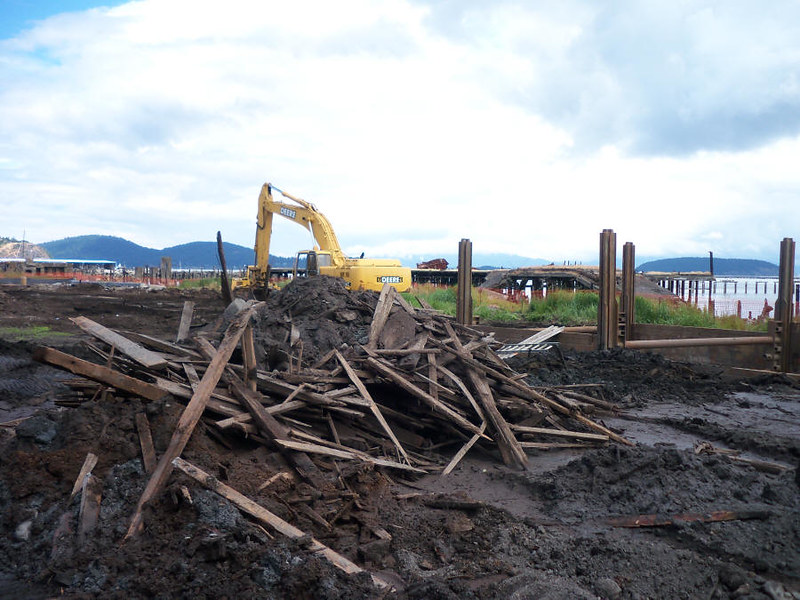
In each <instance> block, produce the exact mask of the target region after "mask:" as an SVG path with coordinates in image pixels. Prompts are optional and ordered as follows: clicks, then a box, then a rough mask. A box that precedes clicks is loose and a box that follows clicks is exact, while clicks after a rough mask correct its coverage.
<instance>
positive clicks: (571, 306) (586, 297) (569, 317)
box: [408, 285, 767, 331]
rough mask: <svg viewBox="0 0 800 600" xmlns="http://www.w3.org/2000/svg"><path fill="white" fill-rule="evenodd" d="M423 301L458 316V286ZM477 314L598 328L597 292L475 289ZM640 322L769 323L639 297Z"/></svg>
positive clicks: (421, 289)
mask: <svg viewBox="0 0 800 600" xmlns="http://www.w3.org/2000/svg"><path fill="white" fill-rule="evenodd" d="M408 296H409V297H413V296H418V297H420V298H423V299H424V300H425V301H426V302H428V303H429V304H430V305H431V306H432V307H433V308H435V309H436V310H440V311H442V312H444V313H446V314H449V315H455V313H456V290H455V288H454V287H433V286H426V285H422V286H418V287H416V288H414V291H413V292H412V293H410V294H409V295H408ZM472 303H473V314H474V315H475V316H476V317H478V318H479V319H480V320H481V322H484V323H506V324H514V323H517V324H519V325H531V324H534V325H565V326H567V327H570V326H580V325H597V304H598V295H597V293H596V292H574V293H573V292H566V291H555V292H551V293H550V294H548V295H547V297H545V298H534V299H532V300H531V301H530V302H522V303H517V302H511V301H509V300H508V299H506V298H504V297H503V296H501V295H499V294H495V293H492V292H487V291H486V290H481V289H480V288H475V289H473V293H472ZM636 322H637V323H652V324H657V325H681V326H685V327H711V328H718V329H735V330H743V331H766V328H767V326H766V323H765V322H760V323H755V322H752V321H748V320H747V319H740V318H738V317H736V316H725V317H714V316H713V315H712V314H710V313H708V312H707V311H704V310H702V309H700V308H698V307H696V306H692V305H689V304H686V303H682V302H676V301H674V300H671V299H651V298H644V297H637V298H636Z"/></svg>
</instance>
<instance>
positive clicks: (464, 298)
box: [456, 238, 472, 325]
mask: <svg viewBox="0 0 800 600" xmlns="http://www.w3.org/2000/svg"><path fill="white" fill-rule="evenodd" d="M456 321H458V322H459V323H461V324H462V325H472V242H471V241H469V240H468V239H466V238H463V239H462V240H461V241H460V242H459V244H458V294H457V296H456Z"/></svg>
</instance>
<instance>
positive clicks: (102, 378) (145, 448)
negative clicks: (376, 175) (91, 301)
mask: <svg viewBox="0 0 800 600" xmlns="http://www.w3.org/2000/svg"><path fill="white" fill-rule="evenodd" d="M317 279H319V281H320V282H322V280H323V279H327V278H317ZM293 285H294V284H293ZM305 285H312V284H305ZM313 285H324V284H323V283H315V284H313ZM358 302H359V303H360V304H361V313H365V314H366V313H369V314H368V320H367V321H365V323H366V324H368V327H367V328H366V329H367V330H366V331H364V332H363V336H362V338H361V339H362V342H363V343H359V344H349V345H346V347H344V345H341V346H336V347H332V348H329V349H327V351H325V352H324V353H322V352H319V350H320V348H316V350H317V351H318V352H317V353H316V354H314V353H312V352H310V350H311V349H310V348H309V347H307V346H308V344H305V345H304V344H303V342H302V335H301V333H302V332H300V331H296V329H297V327H298V323H300V321H299V320H298V319H296V318H295V319H294V320H293V315H292V313H291V311H287V312H286V314H281V315H276V314H274V313H275V306H276V304H275V303H272V304H270V303H266V304H265V303H256V304H253V303H250V304H248V305H247V306H245V307H244V308H243V309H242V310H240V311H239V312H238V313H237V314H235V316H233V317H232V318H230V319H229V322H228V324H227V327H226V329H225V332H224V335H223V336H222V337H221V339H219V334H218V333H216V332H215V331H214V329H215V328H213V327H212V328H210V329H209V330H208V331H205V332H200V333H198V334H197V335H194V336H193V337H191V338H189V336H188V331H189V322H190V320H191V307H190V306H188V305H187V310H185V311H184V313H183V318H182V322H181V327H180V330H179V335H178V339H184V341H183V342H182V343H180V344H179V343H174V342H168V341H165V340H159V339H155V338H152V337H149V336H146V335H144V334H141V333H132V332H115V331H111V330H109V329H106V328H105V327H103V326H102V325H100V324H98V323H95V322H92V321H90V320H88V319H84V318H82V317H79V318H76V319H74V321H75V323H76V325H78V326H79V327H81V328H82V329H83V330H84V331H86V332H87V333H88V334H90V335H91V336H92V337H93V338H95V339H97V340H100V341H101V342H103V344H102V345H92V348H93V349H94V351H95V352H96V353H97V354H98V355H99V356H100V357H102V359H103V362H104V363H105V365H100V364H95V363H90V362H87V361H83V360H80V359H78V358H76V357H74V356H70V355H67V354H64V353H62V352H59V351H57V350H54V349H51V348H40V349H39V350H38V351H37V353H36V358H37V359H38V360H40V361H42V362H46V363H49V364H52V365H56V366H59V367H61V368H64V369H67V370H69V371H71V372H73V373H76V374H78V375H80V376H82V377H84V378H88V379H90V380H92V381H94V382H97V387H96V388H95V389H92V388H91V385H90V384H87V383H86V381H85V380H76V381H75V382H73V384H72V386H73V389H74V390H76V393H75V394H74V395H72V396H71V397H70V398H67V399H65V400H64V401H63V403H62V404H63V405H69V406H74V405H76V404H78V403H79V402H80V400H81V398H82V397H86V396H85V395H86V394H93V397H98V396H99V395H101V394H105V393H108V392H107V391H108V389H109V388H113V389H114V390H117V392H116V393H118V394H120V393H122V394H126V393H127V394H132V395H135V396H138V397H141V398H144V399H146V400H151V401H157V400H162V399H163V398H164V397H165V396H166V395H171V396H172V397H175V398H178V399H181V400H182V401H184V402H186V407H185V408H184V409H183V411H182V414H181V416H180V419H179V421H178V423H177V424H176V427H175V431H174V433H173V435H172V439H171V441H170V443H169V446H168V447H167V448H166V449H163V451H160V452H158V453H157V452H156V450H155V449H154V448H153V445H152V441H151V440H150V439H149V432H148V425H147V418H146V417H145V415H144V414H142V415H141V416H140V418H137V426H138V430H139V434H140V440H141V445H142V452H143V460H144V464H145V466H146V470H147V471H148V473H149V477H150V479H149V482H148V484H147V487H146V489H145V491H144V493H143V494H142V497H141V499H140V501H139V505H138V507H137V508H136V511H135V513H134V515H133V516H132V520H131V525H130V529H129V531H128V536H131V535H134V534H136V533H137V532H138V531H140V530H141V527H142V519H143V517H142V509H143V507H144V505H145V504H147V503H148V502H149V501H150V500H152V499H153V498H154V497H155V496H156V495H157V494H159V493H160V492H161V491H163V489H164V488H165V486H166V484H167V481H168V479H169V477H170V475H171V473H172V471H173V469H174V468H176V467H177V468H179V469H181V470H182V471H183V472H185V473H187V474H189V475H191V476H192V477H194V478H195V479H197V480H198V481H201V482H202V483H203V484H204V485H206V486H207V487H211V488H212V489H214V490H215V491H217V492H218V493H220V494H222V495H224V496H225V497H227V498H228V499H230V500H232V501H234V502H235V503H237V505H239V506H240V508H242V509H243V510H245V511H246V512H248V513H250V514H252V515H254V516H256V518H260V519H262V520H263V521H264V522H266V523H268V524H269V525H271V526H272V527H273V528H274V529H277V530H278V531H281V532H282V533H285V534H286V535H289V536H290V537H300V536H302V534H303V533H302V532H301V531H299V530H297V529H296V528H293V526H291V525H289V524H288V523H286V522H284V521H282V520H281V519H279V518H278V517H277V516H275V515H273V514H271V513H269V511H266V510H265V509H263V508H261V507H259V506H258V505H255V506H252V504H254V503H252V502H250V501H249V500H247V498H244V497H243V496H242V495H241V494H239V493H238V492H237V491H236V490H232V489H230V488H227V487H226V486H224V485H223V484H221V483H220V482H219V481H217V480H216V479H214V478H213V477H210V476H209V475H208V474H205V473H203V472H202V471H201V470H199V469H197V468H196V467H194V466H193V465H190V464H188V463H187V462H186V461H184V460H182V459H181V458H180V457H181V453H182V451H183V449H184V447H185V445H186V443H187V442H188V440H189V438H190V436H191V435H192V432H193V430H194V429H195V427H196V426H197V424H198V422H199V421H200V420H201V418H202V419H203V420H204V422H205V423H206V424H207V425H208V426H207V427H206V428H205V429H206V431H207V432H208V433H209V434H210V435H212V436H213V437H214V438H215V439H217V440H220V441H222V443H226V444H229V443H232V442H233V440H234V439H236V438H240V437H242V436H244V437H246V438H247V439H248V440H250V441H252V442H255V443H261V444H264V445H265V446H267V447H268V448H269V449H271V450H273V451H275V452H276V453H279V454H280V456H281V457H282V458H283V459H284V460H285V462H286V464H287V471H286V472H289V473H291V476H292V477H296V478H299V479H300V480H302V481H304V482H306V483H307V484H308V485H310V486H311V487H312V488H314V489H316V490H320V491H321V490H324V489H327V490H331V489H337V486H338V489H339V490H340V491H341V492H342V493H343V494H344V493H346V492H347V490H346V489H343V486H342V478H341V467H342V466H343V465H347V464H354V463H355V464H366V465H369V466H372V467H382V468H384V469H387V470H390V471H387V472H391V473H392V474H393V475H392V476H393V477H398V476H399V477H404V476H405V477H411V476H413V475H415V474H423V473H431V472H441V473H443V474H447V473H449V472H450V471H451V470H452V469H453V468H454V467H455V466H456V465H457V464H458V462H459V461H460V460H461V459H462V458H463V457H464V456H465V455H466V454H467V452H469V451H470V450H472V449H473V448H474V449H475V450H474V451H477V450H478V449H480V451H482V452H484V453H489V454H492V455H496V454H499V456H500V458H501V459H502V461H503V462H504V463H505V464H507V465H510V466H516V467H524V466H525V464H526V463H527V462H528V460H529V458H528V452H529V451H530V450H536V449H549V448H558V447H565V446H567V447H589V446H595V445H598V444H605V443H607V442H609V441H610V440H611V441H615V442H618V443H623V444H629V442H628V441H627V440H625V439H624V438H622V437H620V436H618V435H616V434H615V433H613V432H612V431H609V430H608V429H607V428H605V427H604V426H603V425H602V424H600V423H598V422H597V421H596V420H592V419H591V418H590V416H587V415H592V414H593V413H598V412H602V411H607V410H610V409H612V408H613V406H612V405H610V404H608V403H607V402H605V401H603V400H602V399H598V398H597V397H595V396H594V395H592V394H591V393H590V392H589V391H591V390H593V389H594V388H592V387H587V388H586V389H585V390H583V391H580V390H582V389H583V388H581V387H580V386H573V387H568V386H567V387H563V388H548V389H534V388H532V387H530V386H528V385H527V384H525V382H524V381H523V378H524V375H521V374H518V373H515V372H514V371H513V370H512V369H510V368H509V367H508V365H507V364H506V363H505V362H504V361H503V360H502V359H500V358H499V357H498V355H497V354H496V352H495V348H497V347H498V346H499V344H497V343H496V342H495V341H494V340H493V338H491V337H485V336H484V335H483V334H481V333H480V332H478V331H476V330H473V329H471V328H468V327H464V326H461V325H458V324H456V323H455V322H453V321H452V320H451V319H450V318H448V317H445V316H443V315H441V314H439V313H437V312H436V311H433V310H431V309H430V308H429V307H427V308H421V309H415V308H412V307H411V306H410V305H409V304H408V303H407V302H406V301H405V300H404V299H403V298H402V297H401V296H400V295H399V294H397V293H396V292H395V290H394V289H393V288H391V287H389V286H388V285H387V286H385V287H384V289H383V291H382V292H381V294H380V295H379V296H378V295H376V294H362V295H360V296H359V299H358ZM423 304H424V303H423ZM270 311H271V312H270ZM351 312H352V311H351ZM355 312H359V311H355ZM328 313H329V314H328V317H327V318H329V319H331V320H333V321H335V322H336V323H337V326H341V327H350V328H357V327H358V324H359V323H360V321H359V320H358V318H357V315H355V316H354V315H352V314H345V311H343V310H341V309H340V310H338V311H328ZM342 315H344V317H343V316H342ZM275 319H279V320H283V321H285V322H286V323H287V327H286V330H287V335H286V336H285V337H286V340H285V342H286V345H284V346H283V348H284V350H283V352H284V353H286V354H288V355H287V356H284V359H285V360H283V361H282V362H283V364H284V365H285V366H286V368H285V369H284V370H267V369H266V368H264V366H265V364H267V363H268V362H269V361H268V360H267V358H266V357H267V355H269V354H272V355H274V354H275V352H273V351H272V350H271V349H270V348H267V347H265V344H264V340H265V339H267V338H268V337H269V336H267V335H265V334H264V332H263V331H261V330H259V326H263V325H264V324H265V323H274V322H275ZM319 321H320V320H319V319H317V322H316V323H315V325H314V327H319V326H320V323H319ZM221 328H222V326H221V325H220V326H219V327H218V328H217V329H221ZM217 339H219V341H217ZM337 339H338V338H337ZM286 348H289V350H288V352H287V351H286V350H285V349H286ZM304 354H305V358H304V356H303V355H304ZM309 356H314V358H315V360H314V362H313V364H308V363H307V362H306V361H307V360H308V357H309ZM317 356H318V358H317ZM233 357H236V358H233ZM587 390H589V391H587ZM78 391H80V392H81V393H82V394H83V395H82V396H78V395H77V392H78ZM226 440H227V441H226ZM158 454H160V456H158ZM248 502H250V504H251V505H247V503H248ZM309 510H310V511H311V513H313V514H315V515H316V517H315V520H317V521H318V522H323V523H329V522H330V517H328V518H326V516H325V515H320V514H318V513H315V512H314V510H313V509H309ZM306 512H307V513H308V511H306ZM256 513H258V515H256ZM265 513H266V514H265ZM315 543H319V542H317V541H316V540H315ZM322 548H323V549H325V546H322ZM327 550H329V549H327ZM321 551H322V552H323V553H325V550H321ZM331 552H332V551H331ZM326 555H327V554H326ZM328 557H329V559H331V560H332V562H334V564H337V566H340V567H341V568H343V569H345V570H347V571H349V570H352V569H353V568H355V569H358V568H357V567H355V565H351V564H350V563H349V561H347V559H345V558H344V557H341V556H338V555H336V554H335V553H333V554H332V555H329V556H328Z"/></svg>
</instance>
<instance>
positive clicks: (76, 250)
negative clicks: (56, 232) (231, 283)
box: [40, 235, 293, 269]
mask: <svg viewBox="0 0 800 600" xmlns="http://www.w3.org/2000/svg"><path fill="white" fill-rule="evenodd" d="M40 245H41V246H42V247H43V248H45V249H46V250H47V252H48V253H49V254H50V257H51V258H85V259H94V260H113V261H115V262H117V263H119V264H121V265H123V266H126V267H131V268H132V267H141V266H157V265H160V264H161V257H162V256H169V257H170V258H172V268H173V269H177V268H181V267H182V268H192V269H214V268H219V259H218V257H217V243H216V242H191V243H189V244H181V245H178V246H171V247H169V248H163V249H161V250H157V249H155V248H146V247H144V246H140V245H138V244H135V243H133V242H129V241H128V240H126V239H123V238H120V237H116V236H111V235H81V236H77V237H69V238H64V239H61V240H56V241H53V242H46V243H44V244H40ZM222 246H223V249H224V250H225V262H226V263H227V266H228V268H229V269H241V268H243V267H245V266H247V265H252V264H253V263H254V262H255V256H254V252H253V249H252V248H246V247H244V246H239V245H237V244H229V243H227V242H223V244H222ZM270 264H271V265H272V266H275V267H279V266H291V265H292V264H293V259H292V258H285V257H281V256H272V255H270Z"/></svg>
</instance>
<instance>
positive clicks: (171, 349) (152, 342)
mask: <svg viewBox="0 0 800 600" xmlns="http://www.w3.org/2000/svg"><path fill="white" fill-rule="evenodd" d="M123 333H124V334H125V337H127V338H129V339H131V340H134V341H138V342H139V343H140V344H142V345H143V346H149V347H150V348H154V349H156V350H158V351H159V352H167V353H170V354H176V355H178V356H191V357H195V358H200V355H199V354H198V353H197V352H195V351H194V350H191V349H190V348H184V347H183V346H178V345H177V344H173V343H172V342H167V341H165V340H161V339H159V338H157V337H153V336H151V335H146V334H144V333H139V332H138V331H124V332H123Z"/></svg>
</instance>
